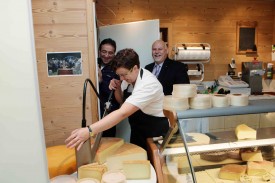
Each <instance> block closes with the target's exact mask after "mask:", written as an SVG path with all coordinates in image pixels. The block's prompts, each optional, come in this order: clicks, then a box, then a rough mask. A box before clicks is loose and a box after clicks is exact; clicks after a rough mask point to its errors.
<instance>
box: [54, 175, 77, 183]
mask: <svg viewBox="0 0 275 183" xmlns="http://www.w3.org/2000/svg"><path fill="white" fill-rule="evenodd" d="M76 181H77V180H76V178H75V177H74V176H72V175H58V176H56V177H54V178H52V179H51V180H50V183H64V182H66V183H76Z"/></svg>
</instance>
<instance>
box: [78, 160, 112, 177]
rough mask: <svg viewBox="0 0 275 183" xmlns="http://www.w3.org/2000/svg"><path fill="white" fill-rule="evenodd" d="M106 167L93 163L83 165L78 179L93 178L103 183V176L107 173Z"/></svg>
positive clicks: (79, 170) (79, 169)
mask: <svg viewBox="0 0 275 183" xmlns="http://www.w3.org/2000/svg"><path fill="white" fill-rule="evenodd" d="M107 170H108V169H107V166H106V165H104V164H103V165H100V164H98V163H91V164H88V165H82V166H80V167H79V168H78V178H79V179H83V178H93V179H97V180H98V181H101V179H102V175H103V174H104V173H105V172H106V171H107Z"/></svg>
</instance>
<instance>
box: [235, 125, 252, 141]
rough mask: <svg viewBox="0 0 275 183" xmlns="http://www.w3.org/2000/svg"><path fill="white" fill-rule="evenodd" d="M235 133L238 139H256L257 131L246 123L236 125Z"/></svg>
mask: <svg viewBox="0 0 275 183" xmlns="http://www.w3.org/2000/svg"><path fill="white" fill-rule="evenodd" d="M235 134H236V136H237V138H238V140H243V139H256V136H257V131H256V130H254V129H253V128H250V127H249V126H247V125H246V124H241V125H238V126H237V127H236V129H235Z"/></svg>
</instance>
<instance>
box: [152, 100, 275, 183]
mask: <svg viewBox="0 0 275 183" xmlns="http://www.w3.org/2000/svg"><path fill="white" fill-rule="evenodd" d="M272 112H275V99H271V100H251V101H249V105H248V106H243V107H236V106H230V107H220V108H210V109H202V110H198V109H194V110H193V109H189V110H186V111H176V112H175V111H165V110H164V114H165V115H166V117H168V118H169V121H170V124H171V128H170V129H169V132H168V133H167V134H166V136H165V138H164V139H160V138H152V139H148V147H149V148H148V149H149V151H148V154H149V158H150V160H151V162H152V164H153V165H154V168H155V170H156V173H157V178H158V183H174V182H175V183H181V182H183V183H185V182H186V183H187V182H188V183H191V182H198V183H211V182H219V183H222V182H225V183H227V182H228V183H230V182H232V183H233V182H267V181H269V182H275V168H274V161H275V157H274V145H275V114H274V113H272ZM266 116H267V117H266ZM267 118H269V119H267ZM197 119H200V120H197ZM194 120H195V122H196V123H197V121H199V125H196V126H197V127H198V126H199V128H197V129H188V127H189V126H192V125H191V124H192V123H194ZM196 120H197V121H196ZM263 121H269V125H266V122H263ZM212 123H215V124H218V126H219V125H220V126H223V128H213V127H212V126H213V125H212ZM240 124H246V126H248V127H251V128H252V129H253V130H255V131H256V138H251V139H243V140H240V139H238V138H237V136H236V132H235V130H236V127H237V126H238V125H240ZM202 126H203V127H205V128H202ZM248 137H249V134H248ZM246 153H248V154H250V155H252V154H253V156H254V155H255V156H254V157H252V158H251V159H249V160H247V159H245V158H246V156H245V157H244V154H246ZM259 158H263V159H262V160H264V161H263V162H267V163H268V165H264V166H263V167H267V166H268V167H270V168H269V169H268V170H267V169H264V168H263V169H264V171H266V172H264V173H257V172H258V170H256V173H255V172H254V174H256V175H253V176H248V175H247V171H245V173H244V174H242V175H240V176H237V178H234V177H233V178H232V177H230V178H232V179H234V180H228V179H224V178H221V177H219V176H220V175H219V174H220V172H221V168H222V167H225V165H229V164H231V165H241V166H242V167H247V162H248V161H252V162H258V161H261V162H262V160H261V159H259ZM259 166H260V165H259ZM261 167H262V165H261ZM251 175H252V174H251ZM264 176H267V180H265V179H264Z"/></svg>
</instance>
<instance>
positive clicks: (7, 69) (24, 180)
mask: <svg viewBox="0 0 275 183" xmlns="http://www.w3.org/2000/svg"><path fill="white" fill-rule="evenodd" d="M0 7H1V11H0V25H1V29H0V149H1V151H0V182H1V183H19V182H20V183H46V182H48V171H47V163H46V162H47V161H46V155H45V149H46V147H45V140H44V131H43V123H42V117H41V109H40V98H39V91H38V79H37V69H36V58H35V48H34V35H33V22H32V14H31V11H32V9H31V0H8V1H0Z"/></svg>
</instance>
